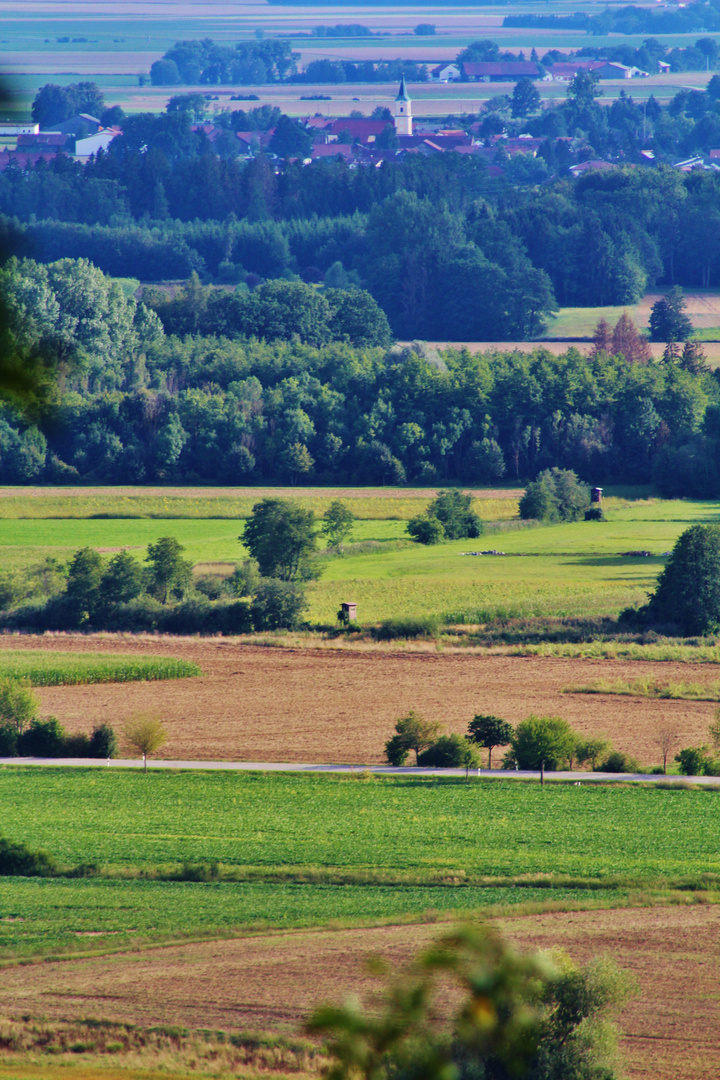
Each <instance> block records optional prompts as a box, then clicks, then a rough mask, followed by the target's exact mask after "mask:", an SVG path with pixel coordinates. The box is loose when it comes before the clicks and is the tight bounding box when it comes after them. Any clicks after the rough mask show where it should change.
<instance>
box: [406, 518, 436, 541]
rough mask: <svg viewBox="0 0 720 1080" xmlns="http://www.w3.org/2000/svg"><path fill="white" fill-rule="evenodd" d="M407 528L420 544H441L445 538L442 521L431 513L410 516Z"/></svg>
mask: <svg viewBox="0 0 720 1080" xmlns="http://www.w3.org/2000/svg"><path fill="white" fill-rule="evenodd" d="M406 528H407V531H408V534H409V535H410V536H412V538H413V540H417V542H418V544H440V543H441V542H442V541H443V540H444V539H445V530H444V528H443V527H442V522H440V521H438V519H437V518H436V517H432V515H430V514H418V516H417V517H414V518H410V521H408V523H407V526H406Z"/></svg>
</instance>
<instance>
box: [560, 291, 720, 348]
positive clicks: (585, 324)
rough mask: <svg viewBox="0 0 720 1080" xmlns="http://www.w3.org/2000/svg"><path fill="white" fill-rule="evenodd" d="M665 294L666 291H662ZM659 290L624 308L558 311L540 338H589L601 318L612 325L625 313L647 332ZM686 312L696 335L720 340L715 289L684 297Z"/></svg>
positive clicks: (719, 297)
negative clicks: (651, 311)
mask: <svg viewBox="0 0 720 1080" xmlns="http://www.w3.org/2000/svg"><path fill="white" fill-rule="evenodd" d="M665 292H667V289H666V290H665ZM662 294H663V291H662V290H654V291H653V292H649V293H646V295H645V296H644V297H643V298H642V300H640V301H639V302H638V303H637V304H630V305H627V306H625V307H622V306H620V307H596V308H560V309H559V311H558V313H557V315H556V316H554V317H553V318H551V319H548V321H547V323H546V325H545V328H544V329H543V331H542V334H540V335H539V339H542V338H546V337H547V338H567V339H572V338H577V339H580V340H582V339H585V340H588V339H590V338H592V335H593V332H594V330H595V327H596V326H597V324H598V322H599V321H600V319H605V320H607V322H609V323H610V325H611V326H614V325H615V323H616V322H617V321H618V319H619V318H620V316H621V315H622V314H623V312H627V313H628V314H629V315H630V317H631V318H632V319H633V321H634V322H635V325H636V326H637V327H638V329H639V330H643V331H647V330H648V326H649V320H650V310H651V308H652V305H653V304H654V303H655V301H656V300H659V299H660V297H661V296H662ZM685 302H686V311H687V314H688V316H689V317H690V319H691V320H692V324H693V327H694V328H695V330H697V331H698V335H699V336H700V337H703V338H705V339H708V340H717V339H718V338H720V292H718V290H717V289H696V290H693V291H692V292H688V293H686V294H685Z"/></svg>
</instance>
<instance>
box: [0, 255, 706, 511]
mask: <svg viewBox="0 0 720 1080" xmlns="http://www.w3.org/2000/svg"><path fill="white" fill-rule="evenodd" d="M0 284H1V285H2V293H3V296H4V298H5V301H6V304H7V307H8V311H9V316H10V326H11V332H12V334H13V336H14V341H15V345H16V349H17V350H19V351H20V352H21V353H23V354H24V355H32V354H42V355H47V356H50V357H52V358H53V364H54V369H55V371H56V373H57V375H58V376H59V379H58V382H57V384H56V385H55V387H54V390H53V408H52V409H51V411H50V412H49V413H48V412H46V413H45V414H44V415H43V416H41V417H37V418H36V422H35V423H33V422H32V418H27V417H26V418H25V419H21V418H20V417H19V415H18V414H17V413H15V412H14V410H13V408H12V406H11V405H10V404H7V403H6V404H4V405H3V406H2V411H1V412H0V478H1V479H2V482H4V483H33V482H40V481H49V482H53V483H63V482H67V483H77V482H80V481H87V482H102V483H105V482H128V483H137V482H144V481H148V482H151V481H173V482H175V481H177V482H200V483H201V482H204V481H213V482H219V481H222V482H226V483H243V484H245V483H253V482H266V481H273V480H277V481H280V482H287V481H291V482H294V481H306V480H308V479H313V480H314V481H316V482H320V483H351V482H352V483H370V484H384V483H389V484H402V483H405V482H406V481H410V482H412V483H421V484H422V483H427V484H435V483H457V482H461V483H496V482H498V481H500V480H503V479H504V480H510V481H512V482H518V481H526V480H528V479H534V478H535V477H537V476H538V474H539V473H541V472H542V471H543V470H545V469H551V468H553V467H556V468H559V469H565V470H568V469H570V470H574V471H575V472H576V473H577V474H578V475H579V476H580V477H581V478H582V479H583V480H586V481H588V482H590V483H603V482H610V481H611V480H616V481H622V482H648V481H649V480H652V479H653V478H655V479H656V480H657V482H658V483H659V484H660V486H661V489H662V490H663V491H667V490H668V489H669V488H671V487H673V486H674V485H677V484H680V485H682V484H683V483H684V482H685V480H687V483H688V485H689V487H691V488H693V491H694V490H695V489H696V488H697V487H698V485H705V486H707V487H708V488H713V487H714V485H718V484H720V419H719V418H720V384H719V382H718V379H717V378H716V377H715V376H714V375H713V374H711V373H710V372H709V371H707V370H705V367H704V365H703V364H702V363H699V362H698V361H697V356H696V353H697V346H696V343H688V345H687V346H686V348H685V349H684V350H683V351H682V352H681V351H680V350H679V348H677V347H675V346H670V347H669V348H668V349H667V350H666V353H665V356H664V357H663V358H662V359H661V360H659V361H648V359H647V355H646V350H647V345H646V343H645V342H644V341H643V340H642V339H641V338H639V335H638V333H637V330H636V329H635V327H634V326H633V325H632V323H631V321H630V320H629V319H628V318H627V317H624V318H623V319H621V320H620V322H619V323H618V326H617V327H616V328H615V331H614V332H613V333H611V334H607V333H606V332H605V331H603V330H602V327H601V328H600V332H599V334H598V335H597V340H596V343H595V345H594V346H593V348H592V349H591V350H590V352H589V354H588V355H584V354H582V353H580V352H579V351H578V350H576V349H573V348H570V349H568V351H567V352H566V353H565V354H563V355H561V356H552V355H551V354H549V353H548V352H546V351H545V350H544V349H542V348H541V347H538V348H537V349H536V350H535V351H534V352H532V353H519V352H502V351H495V352H487V353H480V354H475V355H473V354H471V353H469V352H468V351H465V350H448V351H443V352H438V351H436V350H434V349H431V348H428V347H427V346H423V345H420V344H418V345H416V346H414V347H410V346H405V347H402V348H401V347H398V346H393V347H390V348H388V347H387V346H385V345H371V344H365V345H356V346H355V347H354V346H353V345H352V344H350V343H349V341H347V340H336V341H328V340H327V338H326V337H325V335H326V334H329V333H330V331H329V327H330V326H331V325H334V326H335V327H336V329H337V328H338V326H339V325H340V324H339V323H338V322H337V321H336V322H335V323H334V324H333V323H332V320H333V319H335V320H337V319H338V318H340V317H342V318H346V319H347V323H346V327H347V333H348V336H350V330H351V329H352V325H353V324H354V325H355V326H356V330H355V331H353V333H355V332H357V333H358V334H359V333H361V332H368V331H369V326H368V327H365V330H363V325H362V324H363V320H364V319H365V318H366V317H369V315H370V314H372V312H373V311H374V312H375V315H376V317H377V316H378V312H377V310H376V309H375V308H373V307H372V302H371V299H370V298H369V297H368V298H365V294H363V293H362V292H361V291H360V290H352V289H351V290H347V310H346V311H345V313H344V314H343V310H342V307H340V308H336V310H335V315H332V305H333V304H335V303H336V297H335V296H334V295H333V293H332V291H331V290H328V291H327V293H325V292H323V291H320V292H319V293H318V291H317V290H314V289H313V288H312V287H311V286H308V285H302V284H301V283H297V282H285V281H282V280H279V281H275V282H270V283H268V284H267V285H264V286H260V288H259V289H257V290H256V293H255V294H252V295H251V296H250V298H249V299H248V294H246V293H241V294H240V295H236V294H235V293H234V292H232V291H231V292H223V291H222V290H219V291H218V292H217V293H213V294H211V295H208V293H207V291H205V290H203V288H202V287H200V286H197V287H193V288H188V289H186V290H184V291H181V292H180V294H179V295H178V296H177V297H176V298H175V299H174V300H170V301H168V300H167V299H165V300H163V303H160V304H157V306H156V307H155V308H153V307H152V306H148V305H146V304H145V303H143V302H142V301H141V302H138V301H137V300H136V299H135V297H134V296H133V295H132V294H130V295H129V296H128V295H127V294H126V291H125V290H124V289H123V287H122V285H121V283H119V282H114V281H112V280H110V279H108V278H107V277H106V276H105V275H103V274H102V273H101V272H100V271H99V270H97V268H95V267H92V266H91V265H90V264H89V263H83V262H82V261H81V262H74V261H73V260H70V259H66V260H61V261H59V262H58V263H55V264H50V265H48V266H44V265H39V264H36V263H32V262H17V263H10V264H8V265H7V266H6V268H5V270H4V271H3V273H2V276H1V279H0ZM459 287H460V286H459V285H458V288H459ZM263 290H266V291H265V292H263ZM338 292H341V290H338ZM256 295H257V296H258V297H259V300H258V304H259V305H260V302H262V304H261V306H258V308H256V309H254V310H255V314H256V315H257V312H258V311H260V312H261V313H262V312H264V315H263V317H264V318H265V319H266V325H265V327H264V329H262V333H263V335H264V337H265V340H260V339H259V338H258V337H257V336H253V335H254V334H257V333H259V332H260V330H259V329H258V326H257V325H254V326H253V327H250V329H251V330H252V334H247V335H246V333H245V329H248V327H245V326H244V324H243V323H242V321H238V322H237V323H236V324H234V326H233V325H231V318H230V317H229V316H228V322H227V323H226V325H225V326H224V327H220V326H219V325H215V326H214V327H213V326H212V322H213V319H214V318H215V315H213V312H214V313H215V314H216V315H217V318H218V319H219V318H220V314H221V312H222V310H223V307H224V306H225V305H227V307H228V309H229V311H230V315H231V316H232V314H233V312H234V311H235V310H236V309H237V310H238V311H239V312H240V316H242V317H243V318H244V317H245V313H247V310H248V308H247V306H246V305H247V304H248V303H249V301H250V300H254V298H255V296H256ZM326 296H330V300H327V299H326ZM149 301H151V302H154V300H153V297H152V296H151V297H149ZM300 301H302V302H300ZM304 305H305V306H304ZM164 308H168V309H170V312H171V316H172V319H175V320H176V326H175V328H174V329H175V330H176V331H177V332H176V333H170V334H169V333H166V332H165V327H164V326H163V322H162V319H163V316H164V314H165V312H164ZM208 312H210V314H208ZM328 312H330V313H331V319H330V322H326V321H325V320H326V319H327V316H328ZM380 315H381V313H380ZM165 317H167V316H165ZM293 320H294V321H293ZM193 321H195V328H196V332H193V327H192V323H193ZM168 325H169V326H170V319H168ZM377 327H378V329H379V331H382V329H383V323H382V319H380V318H377ZM623 327H624V329H623ZM198 328H201V329H202V330H205V331H207V330H209V329H215V330H218V331H219V330H222V334H220V333H214V334H209V333H205V334H203V333H200V332H199V331H198ZM621 330H622V333H621V332H620V331H621ZM702 454H704V455H705V457H704V459H703V460H704V464H703V467H702V471H699V472H698V473H697V476H696V478H695V479H694V480H693V479H692V476H691V473H692V463H693V461H699V460H700V457H701V455H702ZM715 490H717V489H715ZM693 491H691V490H686V491H684V492H681V493H685V494H691V493H693ZM543 497H544V498H545V499H546V497H545V496H543ZM546 501H547V499H546Z"/></svg>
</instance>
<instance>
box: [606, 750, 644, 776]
mask: <svg viewBox="0 0 720 1080" xmlns="http://www.w3.org/2000/svg"><path fill="white" fill-rule="evenodd" d="M640 771H641V769H640V762H639V761H638V760H637V758H634V757H629V756H628V755H627V754H623V752H622V751H621V750H613V752H612V753H611V754H608V756H607V757H606V758H605V760H604V761H603V762H602V764H601V765H600V766H599V767H598V772H609V773H639V772H640Z"/></svg>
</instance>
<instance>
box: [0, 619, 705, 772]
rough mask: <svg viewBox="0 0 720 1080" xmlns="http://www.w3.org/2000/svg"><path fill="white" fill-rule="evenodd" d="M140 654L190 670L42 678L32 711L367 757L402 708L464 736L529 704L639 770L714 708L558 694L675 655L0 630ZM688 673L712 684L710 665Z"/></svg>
mask: <svg viewBox="0 0 720 1080" xmlns="http://www.w3.org/2000/svg"><path fill="white" fill-rule="evenodd" d="M39 644H41V645H42V647H43V648H47V649H50V650H61V651H66V650H73V651H74V650H77V651H79V652H84V651H90V652H110V653H112V652H119V653H124V654H129V655H132V654H143V653H152V654H153V655H156V656H163V655H164V656H174V657H178V658H180V659H184V660H191V661H194V662H195V663H197V664H198V665H199V667H200V668H201V670H202V671H203V672H204V675H202V676H200V677H198V678H194V679H192V680H174V681H168V682H163V683H161V684H160V683H154V684H153V683H132V684H122V685H117V686H113V685H102V686H66V687H45V688H42V689H40V690H39V691H38V694H39V697H40V700H41V703H42V708H43V711H47V712H50V713H52V714H54V715H56V716H57V717H58V718H59V720H60V721H61V722H62V723H63V724H64V725H65V726H66V727H67V728H68V729H69V730H70V731H72V732H76V731H85V732H87V731H89V730H90V729H91V727H92V726H93V724H95V723H99V722H108V723H110V724H112V725H118V724H120V723H121V722H122V721H123V720H124V719H126V718H127V716H128V715H130V714H132V713H134V712H138V711H142V710H149V711H152V712H156V713H158V714H159V715H160V716H161V717H162V719H163V721H164V723H165V724H166V726H167V729H168V732H169V736H170V738H169V741H168V744H167V746H166V748H165V749H164V751H163V755H164V756H166V757H168V758H177V759H179V760H180V759H188V758H195V759H205V760H211V759H217V760H245V761H315V762H328V763H344V762H354V763H368V764H373V763H380V762H382V760H383V746H384V743H385V740H386V739H387V738H388V736H389V735H390V733H391V731H392V727H393V724H394V722H395V721H396V720H397V719H398V717H399V716H402V715H403V714H405V713H407V712H408V711H409V710H410V709H416V710H417V711H418V712H420V713H422V714H423V715H424V716H426V717H427V718H428V719H431V720H438V721H440V722H442V723H443V724H444V725H446V726H447V728H448V729H449V730H451V731H457V732H464V731H465V729H466V726H467V724H468V722H469V720H470V719H471V718H472V717H473V716H474V715H475V714H476V713H478V712H483V713H495V714H497V715H499V716H502V717H504V718H505V719H507V720H509V721H511V722H512V723H517V722H518V721H519V720H522V719H524V718H525V717H526V716H527V715H528V714H529V713H533V712H534V713H540V714H545V715H547V714H556V715H561V716H563V717H565V718H566V719H567V720H568V721H570V723H571V724H573V726H574V727H576V728H577V730H578V731H580V732H581V733H583V734H587V735H591V734H592V735H603V736H607V737H608V738H610V739H611V740H612V742H613V744H614V745H615V746H616V747H617V748H618V749H619V750H623V751H625V752H627V753H630V754H632V755H634V756H636V757H638V758H639V759H640V761H641V762H642V764H643V765H644V766H652V765H657V764H660V761H661V756H660V751H659V749H658V747H657V746H655V745H654V742H653V739H654V737H655V734H656V731H657V729H658V727H660V726H661V724H663V723H665V722H668V721H672V722H673V723H676V724H677V726H678V729H679V732H680V735H681V739H682V744H683V745H685V746H688V745H697V744H698V743H702V742H703V741H705V738H706V735H707V727H708V724H709V723H710V721H711V719H712V715H713V710H714V706H713V705H712V704H711V703H708V702H701V701H664V700H663V701H658V700H652V699H648V698H641V697H637V698H634V697H616V696H615V697H614V696H604V695H600V694H598V695H589V696H584V695H576V696H575V695H569V694H564V693H563V690H564V689H565V688H566V687H567V686H569V685H571V684H573V683H575V682H581V681H587V680H588V679H623V680H627V681H632V680H636V679H645V678H646V679H661V680H664V681H668V680H669V681H682V679H684V678H686V677H687V670H688V669H687V666H686V665H683V664H679V663H671V662H670V663H669V662H665V663H656V664H653V663H643V662H641V661H631V662H624V661H617V660H594V659H593V660H589V659H583V660H577V659H566V658H558V657H542V658H540V657H519V656H500V655H492V654H488V653H471V654H467V653H463V654H459V653H447V652H445V653H442V652H441V653H438V652H437V651H436V649H435V646H434V645H427V646H426V647H424V648H422V647H420V648H417V649H415V650H412V651H411V650H407V651H403V650H401V649H398V648H392V649H391V648H388V647H382V646H369V647H367V648H365V649H361V648H358V649H357V650H353V651H350V650H342V651H341V650H331V649H318V648H307V649H304V648H298V649H295V648H286V649H283V648H272V647H265V646H259V645H253V644H249V643H247V642H243V641H241V640H237V639H223V640H218V639H211V640H204V641H203V640H198V639H195V638H174V639H171V638H158V637H149V636H148V637H139V638H133V637H132V636H131V635H126V636H124V635H117V636H110V635H97V636H87V637H82V636H80V635H77V636H71V635H68V636H65V635H59V636H57V637H54V638H51V637H47V638H42V639H38V638H36V637H35V638H33V637H22V636H12V637H8V638H6V639H4V640H2V642H1V643H0V648H13V649H17V648H23V647H25V648H34V649H37V648H38V645H39ZM692 675H693V679H694V680H695V681H698V682H708V683H711V682H714V681H716V679H717V674H716V667H715V665H713V664H707V665H703V666H702V670H701V671H700V672H698V668H697V667H695V666H694V667H693V671H692Z"/></svg>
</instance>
